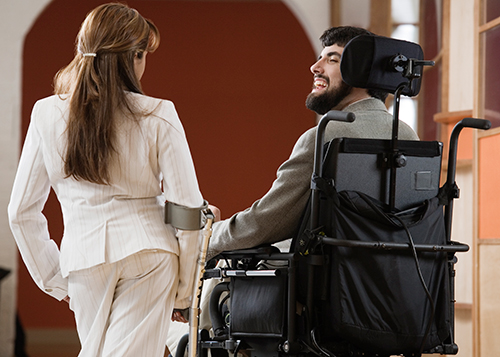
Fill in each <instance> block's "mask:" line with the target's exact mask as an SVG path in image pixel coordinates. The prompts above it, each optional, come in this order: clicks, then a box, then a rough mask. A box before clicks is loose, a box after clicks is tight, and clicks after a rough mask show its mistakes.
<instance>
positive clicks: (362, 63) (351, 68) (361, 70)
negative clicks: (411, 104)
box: [340, 35, 434, 97]
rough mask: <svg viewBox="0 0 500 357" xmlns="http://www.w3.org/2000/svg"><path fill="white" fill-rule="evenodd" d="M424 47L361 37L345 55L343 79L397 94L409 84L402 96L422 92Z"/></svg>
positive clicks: (342, 59)
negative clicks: (400, 88) (401, 86)
mask: <svg viewBox="0 0 500 357" xmlns="http://www.w3.org/2000/svg"><path fill="white" fill-rule="evenodd" d="M423 58H424V53H423V51H422V48H421V47H420V46H419V45H418V44H416V43H413V42H408V41H402V40H397V39H393V38H388V37H382V36H375V35H374V36H371V35H360V36H357V37H355V38H353V39H352V40H351V41H349V42H348V43H347V45H346V46H345V48H344V52H343V53H342V58H341V62H340V70H341V74H342V79H343V80H344V82H346V83H347V84H348V85H350V86H352V87H359V88H368V89H382V90H385V91H387V92H389V93H394V92H395V91H396V89H397V88H398V87H399V86H400V85H403V84H405V85H406V87H405V88H404V89H403V91H402V94H404V95H407V96H410V97H412V96H415V95H417V94H418V92H419V91H420V82H421V76H422V66H423V65H434V62H432V61H423Z"/></svg>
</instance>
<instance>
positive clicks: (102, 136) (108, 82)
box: [54, 3, 160, 184]
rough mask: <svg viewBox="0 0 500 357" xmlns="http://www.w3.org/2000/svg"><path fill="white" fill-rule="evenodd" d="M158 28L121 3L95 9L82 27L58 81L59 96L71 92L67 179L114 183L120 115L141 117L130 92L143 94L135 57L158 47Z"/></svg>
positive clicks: (56, 86) (56, 77)
mask: <svg viewBox="0 0 500 357" xmlns="http://www.w3.org/2000/svg"><path fill="white" fill-rule="evenodd" d="M159 41H160V35H159V32H158V29H157V28H156V26H155V25H154V24H153V23H152V22H151V21H149V20H147V19H144V18H143V17H142V16H141V15H140V14H139V13H138V12H137V11H136V10H134V9H131V8H129V7H128V6H126V5H123V4H119V3H110V4H104V5H101V6H99V7H97V8H95V9H94V10H93V11H91V12H90V13H89V14H88V15H87V17H86V19H85V21H84V22H83V23H82V26H81V28H80V31H79V33H78V37H77V48H76V50H77V52H76V54H75V58H74V59H73V61H72V62H71V63H70V64H69V65H68V66H67V67H65V68H63V69H62V70H60V71H59V72H58V73H57V74H56V76H55V79H54V87H55V93H56V94H59V95H63V94H69V95H70V104H69V120H68V124H67V129H66V138H67V147H66V153H65V157H64V172H65V174H66V175H67V177H74V178H75V179H77V180H80V179H82V180H86V181H89V182H93V183H97V184H109V183H110V177H109V172H108V167H109V164H110V162H111V160H112V156H113V154H115V126H116V125H115V120H114V119H115V113H116V112H117V111H123V112H125V113H127V112H128V113H130V114H131V115H132V117H134V118H135V117H136V116H137V114H138V113H137V109H136V108H134V106H133V104H132V103H129V102H128V101H127V94H126V92H127V91H129V92H135V93H141V94H142V88H141V83H140V81H139V78H137V76H136V74H135V71H134V57H135V56H136V55H137V56H138V57H139V58H142V56H143V55H144V52H146V51H147V52H153V51H155V50H156V48H157V47H158V45H159Z"/></svg>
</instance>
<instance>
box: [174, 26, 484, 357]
mask: <svg viewBox="0 0 500 357" xmlns="http://www.w3.org/2000/svg"><path fill="white" fill-rule="evenodd" d="M320 39H321V41H322V45H323V50H322V52H321V54H320V56H319V58H318V60H317V62H316V63H314V64H313V65H312V66H311V68H310V70H311V72H312V74H313V88H312V91H311V93H310V94H309V95H308V97H307V100H306V106H307V108H309V109H311V110H313V111H315V112H316V113H318V114H324V116H323V118H322V119H321V121H320V122H319V124H318V126H316V127H313V128H311V129H309V130H308V131H306V132H305V133H304V134H302V136H301V137H300V138H299V139H298V141H297V142H296V144H295V146H294V148H293V151H292V153H291V155H290V158H289V159H288V160H287V161H285V162H284V163H283V164H282V165H281V166H280V168H279V169H278V172H277V178H276V180H275V181H274V182H273V185H272V187H271V189H270V190H269V191H268V192H267V193H266V194H265V195H264V196H263V197H262V198H260V199H258V200H257V201H255V202H254V204H253V205H252V206H251V207H249V208H247V209H246V210H244V211H242V212H238V213H236V214H234V215H233V216H232V217H231V218H229V219H226V220H224V221H220V222H215V223H214V224H213V226H212V237H211V239H210V242H209V245H208V252H207V256H206V258H207V261H208V260H209V259H212V258H215V259H218V260H219V262H223V265H224V267H222V268H215V269H213V268H214V267H213V265H210V264H209V266H207V268H206V271H205V275H204V277H205V279H206V280H205V282H206V283H207V282H208V283H209V284H206V285H209V286H205V287H204V288H203V294H204V295H203V296H204V297H203V296H202V315H204V316H205V318H203V316H202V318H201V320H205V321H206V320H208V318H207V315H210V324H209V325H210V326H211V330H212V332H211V335H209V334H208V332H207V331H206V330H201V332H200V333H199V335H198V338H197V341H198V343H197V344H196V348H192V349H190V350H191V351H198V354H203V355H205V354H206V352H207V351H208V350H210V352H211V354H212V355H219V354H221V355H227V353H228V352H230V353H233V354H236V353H238V352H240V351H247V353H249V354H251V355H252V356H282V355H294V356H295V355H318V356H322V355H324V356H331V357H347V356H374V357H387V356H391V355H402V354H404V355H405V356H407V357H409V356H412V357H417V356H421V355H422V353H441V354H444V353H446V354H456V353H457V352H458V346H457V345H456V344H455V343H454V341H453V329H454V327H453V318H454V310H453V309H454V306H453V303H454V298H453V277H454V270H453V266H454V264H455V262H456V258H455V256H454V254H455V253H456V252H457V251H467V249H468V247H467V246H466V245H463V244H461V243H458V242H452V241H451V240H450V230H451V208H452V201H453V199H454V198H458V188H457V187H456V184H455V182H454V174H455V167H454V165H455V161H454V160H455V158H456V142H457V140H458V134H459V132H460V130H461V129H462V128H463V127H475V128H481V129H487V128H488V125H486V124H485V123H484V122H485V121H482V120H479V119H469V118H467V119H464V120H463V121H462V122H460V123H459V124H457V127H456V128H455V129H456V130H454V131H453V133H452V138H451V140H450V153H449V155H448V159H449V162H448V178H447V182H446V183H445V184H444V185H443V186H442V187H441V188H440V187H439V184H440V171H441V154H442V144H441V143H438V142H422V141H418V136H417V135H416V133H415V132H414V131H413V130H412V129H411V128H410V127H409V126H408V125H406V124H405V123H404V122H400V121H399V113H398V111H399V97H400V95H401V94H405V95H409V96H413V95H416V94H417V93H418V91H419V89H420V77H421V74H422V70H421V68H422V66H423V65H429V64H431V63H430V62H429V61H423V53H422V50H421V48H420V46H418V45H417V44H413V43H409V42H405V41H400V40H394V39H388V38H384V37H379V36H376V35H373V34H372V33H370V32H369V31H367V30H364V29H361V28H356V27H349V26H346V27H334V28H331V29H328V30H327V31H325V32H324V33H323V35H322V36H321V37H320ZM389 92H390V93H394V103H395V105H394V114H393V115H391V114H390V113H389V112H388V111H387V109H386V106H385V100H386V98H387V95H388V93H389ZM327 124H328V125H327ZM324 143H327V144H325V145H323V144H324ZM292 238H293V240H292ZM283 242H285V243H283ZM290 242H291V243H292V245H291V247H290V244H289V243H290ZM271 244H276V245H278V246H279V249H277V248H276V247H273V246H271ZM215 259H212V261H211V262H212V263H213V262H214V261H215ZM262 262H264V264H263V263H262ZM276 263H278V264H276ZM219 265H220V264H219ZM214 278H216V279H214ZM217 278H219V280H220V279H223V280H224V279H225V281H224V282H222V283H220V284H217V285H215V287H214V282H215V283H217ZM227 294H228V295H227ZM208 296H210V297H208ZM224 296H230V300H229V302H228V300H227V297H224ZM203 302H205V304H203ZM200 326H201V327H206V328H208V326H207V325H206V324H204V323H203V321H202V323H201V324H200ZM185 343H186V339H184V342H183V344H181V343H179V347H178V349H177V353H176V357H177V356H178V357H180V356H182V355H183V353H184V350H185V347H186V345H185ZM190 343H193V341H190ZM190 354H191V352H190ZM191 355H192V356H194V355H193V354H191Z"/></svg>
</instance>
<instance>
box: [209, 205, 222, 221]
mask: <svg viewBox="0 0 500 357" xmlns="http://www.w3.org/2000/svg"><path fill="white" fill-rule="evenodd" d="M208 208H210V210H211V211H212V213H213V214H214V222H217V221H220V209H218V208H217V207H215V206H212V205H208Z"/></svg>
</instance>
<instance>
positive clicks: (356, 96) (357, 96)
mask: <svg viewBox="0 0 500 357" xmlns="http://www.w3.org/2000/svg"><path fill="white" fill-rule="evenodd" d="M368 98H371V96H370V95H369V94H368V91H367V90H366V89H364V88H353V89H352V91H351V93H349V95H348V96H347V97H345V98H344V100H342V101H341V102H340V103H339V104H338V105H337V106H335V108H332V109H333V110H344V109H345V108H346V107H347V106H349V105H351V104H353V103H356V102H358V101H360V100H363V99H368Z"/></svg>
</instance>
